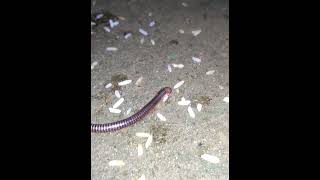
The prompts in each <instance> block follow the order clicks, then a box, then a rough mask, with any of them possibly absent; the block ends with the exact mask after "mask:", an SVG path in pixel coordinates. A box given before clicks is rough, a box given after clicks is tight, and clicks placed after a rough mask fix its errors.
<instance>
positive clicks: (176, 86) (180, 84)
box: [173, 81, 184, 89]
mask: <svg viewBox="0 0 320 180" xmlns="http://www.w3.org/2000/svg"><path fill="white" fill-rule="evenodd" d="M183 84H184V81H180V82H178V83H177V84H176V85H174V86H173V89H177V88H179V87H180V86H182V85H183Z"/></svg>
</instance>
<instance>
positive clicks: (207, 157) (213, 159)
mask: <svg viewBox="0 0 320 180" xmlns="http://www.w3.org/2000/svg"><path fill="white" fill-rule="evenodd" d="M201 158H202V159H204V160H206V161H208V162H210V163H214V164H217V163H219V162H220V159H219V158H218V157H216V156H213V155H210V154H203V155H201Z"/></svg>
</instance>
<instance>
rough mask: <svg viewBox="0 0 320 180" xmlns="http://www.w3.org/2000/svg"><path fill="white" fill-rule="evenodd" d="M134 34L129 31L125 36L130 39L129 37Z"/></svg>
mask: <svg viewBox="0 0 320 180" xmlns="http://www.w3.org/2000/svg"><path fill="white" fill-rule="evenodd" d="M131 36H132V33H127V34H126V35H125V36H124V38H125V39H128V38H129V37H131Z"/></svg>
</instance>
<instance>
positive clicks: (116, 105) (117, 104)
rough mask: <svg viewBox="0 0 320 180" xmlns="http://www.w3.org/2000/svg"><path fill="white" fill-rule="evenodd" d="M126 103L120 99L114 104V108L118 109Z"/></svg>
mask: <svg viewBox="0 0 320 180" xmlns="http://www.w3.org/2000/svg"><path fill="white" fill-rule="evenodd" d="M123 101H124V98H120V99H119V100H118V101H117V102H116V103H114V105H113V106H112V108H114V109H117V108H118V107H119V106H120V105H121V104H122V103H123Z"/></svg>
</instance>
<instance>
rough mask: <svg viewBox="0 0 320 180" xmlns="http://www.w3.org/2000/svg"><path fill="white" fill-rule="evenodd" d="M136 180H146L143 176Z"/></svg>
mask: <svg viewBox="0 0 320 180" xmlns="http://www.w3.org/2000/svg"><path fill="white" fill-rule="evenodd" d="M138 180H146V176H145V175H144V174H142V175H141V176H140V177H139V179H138Z"/></svg>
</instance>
